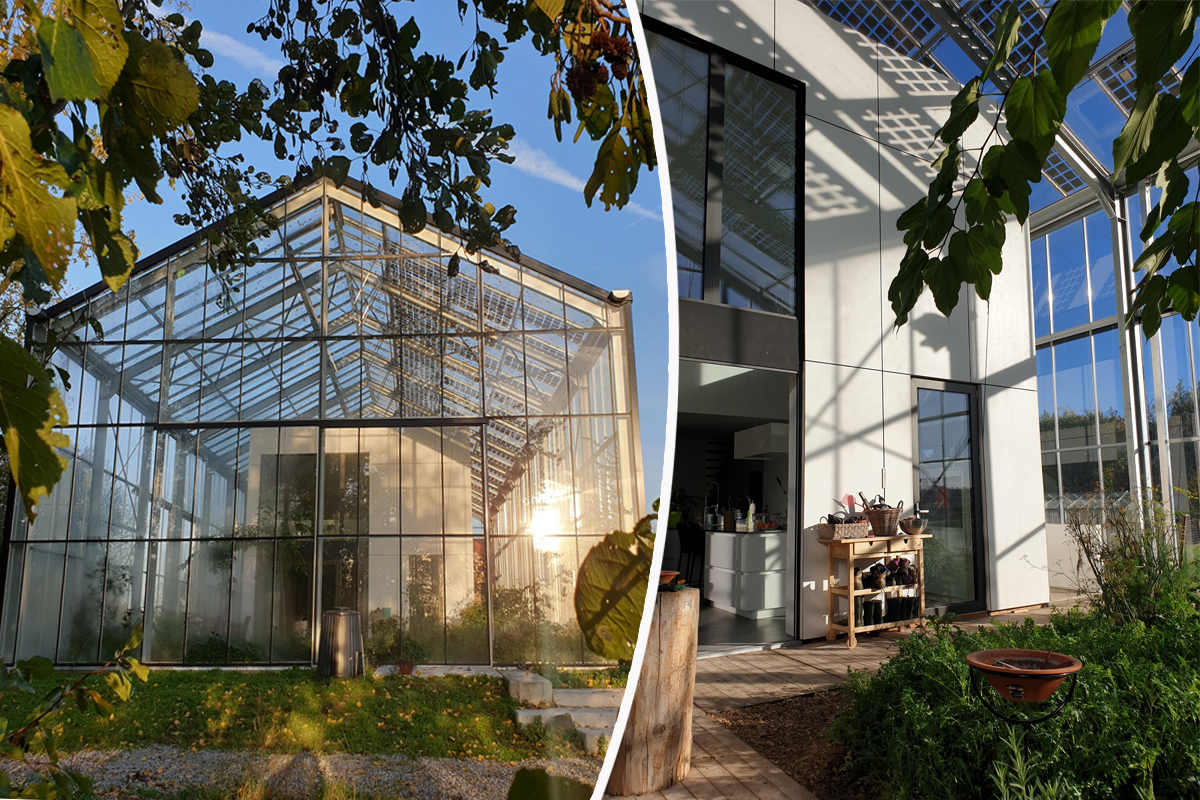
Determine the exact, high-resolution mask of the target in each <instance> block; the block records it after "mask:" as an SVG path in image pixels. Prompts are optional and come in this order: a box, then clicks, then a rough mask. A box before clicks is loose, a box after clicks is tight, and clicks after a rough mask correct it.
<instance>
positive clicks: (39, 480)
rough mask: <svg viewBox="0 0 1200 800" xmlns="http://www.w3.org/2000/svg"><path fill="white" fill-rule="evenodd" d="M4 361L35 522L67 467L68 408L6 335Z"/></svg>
mask: <svg viewBox="0 0 1200 800" xmlns="http://www.w3.org/2000/svg"><path fill="white" fill-rule="evenodd" d="M0 364H3V365H4V369H2V370H0V432H2V433H3V439H4V445H5V447H6V448H7V450H8V458H9V467H10V469H11V470H12V475H13V480H15V481H16V484H17V489H18V490H19V491H20V493H21V499H22V500H23V501H24V504H25V513H26V515H27V516H28V517H29V519H30V520H31V521H32V520H33V519H34V518H35V517H36V516H37V504H38V502H39V500H40V499H41V498H42V497H46V496H49V494H50V490H51V489H53V488H54V485H55V484H57V483H58V481H59V478H61V477H62V473H63V470H64V469H66V466H67V459H66V458H65V457H64V456H62V455H59V453H58V450H57V448H66V447H69V446H70V444H71V440H70V439H69V438H67V435H66V434H64V433H62V432H61V431H60V430H56V429H57V428H60V427H61V426H63V425H65V424H67V408H66V406H65V405H64V404H63V401H62V397H61V396H59V394H58V390H57V389H55V388H54V385H53V384H52V383H51V380H50V375H49V373H47V372H46V370H44V369H43V368H42V365H41V364H39V363H38V360H37V359H36V358H34V357H33V356H31V355H30V354H29V353H28V352H26V351H25V348H23V347H21V345H19V344H17V343H16V342H14V341H13V340H12V339H9V338H8V337H7V336H3V335H0ZM35 662H36V659H32V660H31V661H29V662H25V663H27V664H28V663H35Z"/></svg>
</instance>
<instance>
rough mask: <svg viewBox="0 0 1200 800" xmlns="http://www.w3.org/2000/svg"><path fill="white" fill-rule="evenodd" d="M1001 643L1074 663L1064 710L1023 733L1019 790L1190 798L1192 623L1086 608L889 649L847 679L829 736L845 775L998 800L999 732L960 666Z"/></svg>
mask: <svg viewBox="0 0 1200 800" xmlns="http://www.w3.org/2000/svg"><path fill="white" fill-rule="evenodd" d="M1008 647H1013V648H1029V649H1034V650H1047V649H1052V650H1054V651H1056V652H1060V653H1067V654H1070V655H1073V656H1076V657H1078V658H1080V659H1081V660H1082V661H1083V669H1082V670H1080V672H1079V677H1078V687H1077V688H1076V691H1075V696H1074V699H1073V700H1072V702H1071V703H1069V704H1068V705H1067V707H1066V709H1065V710H1064V711H1063V713H1062V714H1060V715H1059V716H1058V717H1055V718H1054V719H1052V720H1049V721H1047V722H1043V723H1041V724H1039V725H1036V726H1031V727H1030V728H1029V730H1027V731H1026V733H1025V737H1024V743H1023V746H1024V748H1025V751H1026V753H1028V756H1027V758H1028V761H1027V763H1026V764H1025V769H1026V770H1027V771H1029V774H1028V775H1027V776H1026V780H1027V781H1028V783H1029V785H1031V786H1034V785H1037V784H1038V783H1039V782H1040V783H1041V784H1042V785H1043V786H1055V785H1056V786H1057V789H1058V792H1057V793H1056V795H1055V796H1057V797H1084V798H1089V800H1090V798H1127V797H1135V796H1137V795H1138V794H1139V793H1141V792H1144V791H1146V790H1147V789H1148V788H1149V787H1152V791H1153V792H1154V794H1155V795H1157V796H1159V797H1185V796H1186V797H1195V796H1196V794H1197V790H1198V789H1200V784H1198V783H1197V776H1200V735H1197V731H1198V730H1200V663H1198V659H1197V653H1198V652H1200V615H1198V614H1196V613H1194V610H1193V612H1192V613H1190V614H1185V615H1181V616H1178V617H1171V618H1165V619H1159V621H1158V622H1157V623H1156V624H1154V625H1146V624H1145V623H1144V622H1141V621H1140V620H1138V621H1133V622H1128V623H1124V624H1120V623H1118V622H1117V621H1115V620H1113V619H1110V618H1108V617H1106V616H1105V615H1104V614H1103V613H1102V612H1100V611H1098V610H1093V611H1092V612H1090V613H1087V614H1084V613H1083V612H1080V611H1072V612H1070V613H1067V614H1062V613H1058V612H1055V613H1054V614H1053V615H1052V617H1051V620H1050V623H1049V624H1048V625H1046V626H1042V627H1039V626H1038V625H1036V624H1034V622H1033V620H1031V619H1027V620H1025V622H1024V623H1023V624H1000V625H996V626H989V627H986V628H982V629H980V630H978V631H975V632H966V631H963V630H961V629H959V628H957V627H955V626H953V625H952V624H950V622H949V621H948V620H938V621H934V622H933V623H932V625H931V626H930V627H929V629H928V630H926V631H919V632H917V633H915V634H913V635H912V636H910V637H909V638H908V639H906V640H904V641H903V642H901V643H900V647H899V653H898V654H897V655H896V656H895V657H894V658H892V659H891V661H889V662H887V663H886V664H884V665H883V666H882V667H880V670H879V673H878V674H877V675H875V676H870V675H868V674H866V673H864V672H852V674H851V678H850V681H849V683H848V690H849V692H850V693H851V696H852V698H853V704H852V705H851V707H850V708H849V709H848V710H847V711H846V712H845V713H843V714H842V716H841V717H839V718H838V719H837V720H836V721H835V722H834V724H833V725H832V726H831V728H830V736H831V737H832V738H833V739H834V740H836V741H838V742H840V743H841V744H842V745H844V746H845V747H846V748H847V750H848V752H849V759H848V763H847V767H846V768H847V770H848V771H850V772H852V773H854V774H856V775H859V774H865V775H867V776H868V777H870V778H872V779H874V780H875V781H876V782H878V784H879V785H880V787H881V788H882V791H883V795H884V796H886V797H894V798H916V797H920V798H947V800H950V799H951V798H953V800H959V799H960V798H1000V797H1003V796H1004V795H1003V794H1002V793H1000V792H999V791H997V787H996V785H995V781H994V779H993V778H989V777H988V776H996V775H997V774H999V772H1000V770H1001V768H1007V769H1009V770H1010V771H1011V770H1012V769H1013V762H1012V753H1011V751H1009V750H1006V745H1005V740H1006V739H1007V737H1008V733H1009V726H1008V724H1007V723H1004V722H1002V721H1000V720H998V719H996V718H995V717H993V716H992V715H991V714H990V713H989V712H988V711H987V710H986V709H985V708H984V707H983V705H982V703H981V702H980V701H979V699H978V697H977V696H976V695H975V694H974V693H973V692H972V690H971V683H970V675H969V668H968V667H967V663H966V656H967V654H968V653H970V652H973V651H975V650H987V649H992V648H1008ZM985 690H986V691H991V690H990V689H985ZM1060 691H1063V690H1061V689H1060ZM1057 698H1058V695H1056V696H1055V697H1054V698H1052V699H1051V700H1050V701H1049V702H1056V701H1057ZM1010 708H1011V706H1010ZM1034 708H1035V707H1032V706H1031V707H1030V708H1029V709H1022V710H1020V711H1014V712H1013V713H1015V714H1020V713H1022V712H1030V711H1033V710H1034ZM1018 796H1019V795H1018Z"/></svg>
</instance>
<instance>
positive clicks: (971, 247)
mask: <svg viewBox="0 0 1200 800" xmlns="http://www.w3.org/2000/svg"><path fill="white" fill-rule="evenodd" d="M1000 230H1001V231H1003V230H1004V228H1003V227H1001V228H1000ZM1001 243H1003V240H1001ZM949 250H950V260H951V261H952V262H953V263H954V268H955V270H956V271H957V272H958V276H959V277H960V278H961V279H962V280H964V281H966V282H967V283H971V284H974V285H975V293H976V294H978V295H979V297H980V299H982V300H987V299H988V298H989V297H990V296H991V293H992V276H993V275H998V274H1000V267H1001V265H1002V262H1001V259H1000V247H999V245H998V244H997V243H996V240H995V239H994V238H992V236H991V235H990V231H989V229H987V228H984V227H981V226H976V227H973V228H970V229H969V230H966V231H957V232H956V233H955V234H954V235H953V236H951V237H950V248H949Z"/></svg>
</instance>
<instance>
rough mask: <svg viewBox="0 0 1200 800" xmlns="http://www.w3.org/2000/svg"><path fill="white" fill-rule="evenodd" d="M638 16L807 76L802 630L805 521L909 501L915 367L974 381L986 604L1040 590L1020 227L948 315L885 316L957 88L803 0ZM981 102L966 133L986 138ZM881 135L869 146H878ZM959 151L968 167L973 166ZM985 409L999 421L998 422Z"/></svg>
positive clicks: (1013, 602)
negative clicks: (855, 499)
mask: <svg viewBox="0 0 1200 800" xmlns="http://www.w3.org/2000/svg"><path fill="white" fill-rule="evenodd" d="M639 8H640V9H641V10H642V12H643V13H644V14H646V15H647V16H650V17H653V18H655V19H657V20H659V21H661V22H664V23H666V24H668V25H671V26H673V27H676V28H678V29H680V30H682V31H685V32H687V33H690V34H692V35H693V36H696V37H698V38H701V39H704V40H706V41H710V42H713V43H714V44H716V45H717V46H719V47H722V48H724V49H726V50H729V51H732V52H734V53H738V54H740V55H742V56H744V57H746V58H749V59H752V60H754V61H755V62H757V63H759V64H762V65H764V66H768V67H770V68H772V69H774V70H776V71H778V72H780V73H781V74H783V75H786V76H788V77H791V78H794V79H796V80H800V81H802V82H804V83H805V84H806V95H805V102H806V120H805V154H804V155H805V159H804V160H805V231H804V239H805V254H804V261H805V263H804V278H803V286H804V304H805V312H804V313H805V316H804V320H803V327H804V332H805V333H804V337H805V370H806V377H805V383H806V396H805V419H804V435H805V445H804V446H805V453H804V460H805V464H804V476H805V485H804V487H803V497H804V511H803V516H804V519H803V523H804V524H805V525H806V526H807V527H806V528H805V529H804V532H803V534H802V536H803V539H802V541H801V549H802V564H801V573H802V578H801V580H802V587H801V592H802V595H801V602H802V609H801V610H802V619H801V630H800V632H799V633H800V636H802V637H803V638H814V637H817V636H821V635H824V633H825V625H826V616H825V614H826V602H825V595H824V590H825V588H826V586H825V581H826V579H827V575H826V574H825V573H826V569H825V567H826V561H825V550H824V548H823V547H822V546H821V545H820V544H818V543H817V541H816V534H815V530H814V528H813V527H812V526H813V524H814V523H816V522H817V520H818V518H819V517H820V516H821V515H822V514H824V513H826V512H827V511H830V510H833V504H832V502H831V499H832V498H833V497H835V496H841V495H842V494H844V493H846V492H847V491H852V490H853V491H855V492H857V491H859V490H861V491H863V492H865V493H867V494H872V493H875V492H880V491H882V490H883V488H884V487H883V482H884V473H883V470H884V469H885V468H886V470H887V473H886V480H887V484H888V485H887V496H888V497H889V499H892V500H901V499H903V500H904V501H905V503H906V505H907V504H910V503H911V502H912V495H913V485H912V482H913V475H912V452H911V451H912V412H911V392H912V377H913V376H919V377H925V378H933V379H941V380H953V381H961V382H966V383H974V384H984V385H985V388H984V391H983V392H982V396H981V401H982V406H983V407H982V425H983V431H984V433H983V442H981V443H980V444H981V445H982V447H983V453H984V456H983V458H984V491H985V498H984V499H985V507H986V518H987V535H988V543H987V548H988V557H987V569H988V583H989V590H988V594H987V599H988V604H989V607H990V608H992V609H993V610H998V609H1002V608H1011V607H1018V606H1025V605H1033V604H1036V603H1042V602H1045V601H1046V600H1048V599H1049V589H1048V583H1047V578H1046V572H1045V570H1044V567H1045V566H1046V563H1047V562H1046V532H1045V515H1044V510H1043V507H1042V487H1041V472H1040V469H1038V468H1037V466H1038V465H1039V464H1040V450H1039V444H1038V440H1037V393H1036V378H1035V365H1034V361H1033V330H1032V321H1031V318H1030V295H1031V287H1030V280H1029V265H1028V245H1027V240H1026V236H1025V234H1024V232H1023V231H1022V229H1021V228H1020V227H1019V226H1017V225H1016V224H1015V223H1013V224H1010V226H1009V230H1008V241H1007V243H1006V245H1005V248H1004V272H1003V274H1002V275H1000V276H998V277H997V278H996V279H995V281H994V283H993V290H992V299H991V303H990V304H984V303H982V302H977V301H976V300H975V298H974V296H973V292H972V291H971V287H964V290H963V293H962V296H961V299H960V301H959V305H958V307H957V308H956V310H955V313H954V314H953V315H952V316H951V317H950V318H949V319H946V318H945V317H943V316H942V315H941V314H940V313H939V312H938V311H937V310H936V308H935V307H934V304H933V300H932V297H931V296H930V295H929V294H928V293H926V294H925V295H924V296H923V297H922V298H921V299H920V300H919V301H918V303H917V306H916V308H915V309H914V310H913V312H912V314H911V317H910V321H909V323H908V324H907V325H906V326H905V327H904V328H902V329H901V330H899V331H893V330H892V319H893V316H892V312H891V308H890V305H889V303H888V301H887V290H888V285H889V284H890V282H891V280H892V277H893V276H894V275H895V273H896V272H897V270H898V268H899V261H900V258H901V256H902V254H903V253H904V244H903V240H902V237H901V235H900V233H899V232H897V231H896V228H895V223H896V219H897V218H898V216H899V215H900V213H902V211H903V210H904V209H905V208H907V207H908V206H909V205H911V204H912V203H913V202H914V201H915V200H916V199H917V198H918V197H920V196H921V195H922V194H924V193H925V192H926V191H927V186H928V180H929V179H930V177H932V175H933V172H932V169H931V167H930V162H931V161H932V160H933V159H934V158H936V157H937V155H938V151H937V150H934V149H932V148H931V147H930V143H931V142H933V140H934V134H935V132H936V130H937V128H938V126H939V125H940V124H941V123H942V122H943V121H944V120H945V118H946V116H947V115H948V113H949V105H950V100H951V99H952V98H953V96H954V95H955V94H956V93H957V91H958V88H959V87H958V85H957V84H956V83H955V82H954V81H953V80H952V79H950V78H947V77H946V76H944V75H941V74H940V73H936V72H933V71H931V70H929V69H927V68H925V67H923V66H921V65H919V64H916V63H914V62H912V61H909V60H908V59H905V58H903V57H901V56H899V55H897V54H895V53H893V52H892V51H890V50H889V49H887V48H886V47H883V46H882V45H879V44H877V43H875V42H872V41H870V40H868V39H867V38H865V37H864V36H862V35H861V34H859V33H857V32H855V31H853V30H850V29H846V28H844V27H843V26H841V25H839V24H837V23H835V22H832V21H830V20H828V19H826V18H825V17H823V16H822V15H821V14H820V13H818V12H817V11H815V10H814V9H812V8H811V7H809V6H807V5H805V4H803V3H801V2H799V0H720V1H719V2H710V0H670V1H669V2H668V1H667V0H641V2H639ZM987 116H988V115H987V114H984V115H981V119H980V120H979V121H978V122H977V123H976V125H975V126H973V128H972V129H971V130H970V131H968V133H967V136H966V138H967V140H968V145H972V144H978V143H980V142H982V140H983V138H984V137H985V136H986V135H987V132H988V130H990V127H991V120H989V119H987ZM881 142H882V144H883V145H884V146H882V147H881V146H880V144H881ZM974 166H975V165H974V163H973V161H971V160H970V158H969V157H968V158H967V159H966V167H967V168H968V169H973V168H974ZM993 423H994V427H993Z"/></svg>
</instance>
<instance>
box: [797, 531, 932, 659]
mask: <svg viewBox="0 0 1200 800" xmlns="http://www.w3.org/2000/svg"><path fill="white" fill-rule="evenodd" d="M932 538H933V536H932V534H928V533H923V534H920V535H909V534H906V533H900V534H897V535H895V536H873V537H871V538H868V539H818V540H817V541H819V542H820V543H821V544H823V545H825V548H826V551H827V552H826V556H827V559H826V561H827V565H828V570H827V572H828V575H829V591H828V596H829V631H828V633H826V634H825V639H826V640H827V641H830V642H832V641H833V640H835V639H836V638H837V636H838V633H844V634H846V647H847V648H848V649H851V650H852V649H854V648H855V647H857V646H858V639H857V638H856V636H855V634H856V633H866V632H869V631H883V630H889V629H895V630H899V629H901V628H906V627H909V626H913V627H915V626H917V625H924V624H925V540H926V539H932ZM891 556H911V558H910V561H911V562H912V563H913V565H914V566H915V567H916V569H917V582H916V583H914V584H912V585H911V586H885V587H884V588H883V589H854V588H853V584H854V562H856V561H878V560H880V559H888V558H890V557H891ZM835 560H841V561H845V562H846V585H845V586H834V585H833V584H834V572H833V566H834V564H833V562H834V561H835ZM912 588H916V590H917V615H916V616H915V617H913V618H912V619H902V620H894V621H892V622H881V623H879V624H878V625H856V624H855V622H854V598H856V597H865V596H868V595H870V596H877V595H886V596H896V597H899V596H901V595H902V592H903V590H905V589H912ZM838 597H844V598H846V606H847V608H846V624H845V625H841V624H839V623H836V622H834V621H833V619H834V612H835V610H836V605H837V601H836V598H838Z"/></svg>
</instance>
